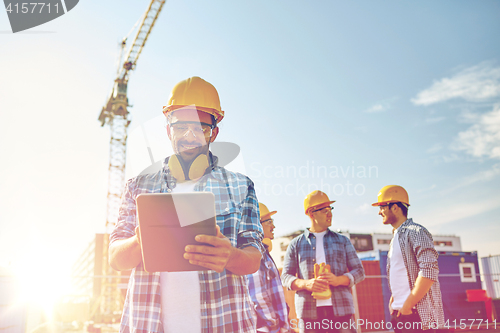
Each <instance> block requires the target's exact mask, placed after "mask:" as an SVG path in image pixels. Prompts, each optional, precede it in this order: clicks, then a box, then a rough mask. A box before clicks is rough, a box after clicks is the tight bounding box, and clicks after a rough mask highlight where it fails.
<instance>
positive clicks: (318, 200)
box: [304, 191, 335, 215]
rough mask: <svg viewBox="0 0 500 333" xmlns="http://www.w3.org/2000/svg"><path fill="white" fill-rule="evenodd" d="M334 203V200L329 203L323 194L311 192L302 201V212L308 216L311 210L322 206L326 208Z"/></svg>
mask: <svg viewBox="0 0 500 333" xmlns="http://www.w3.org/2000/svg"><path fill="white" fill-rule="evenodd" d="M334 202H335V200H334V201H330V199H329V198H328V196H327V195H326V194H325V193H323V192H321V191H312V192H311V193H309V194H308V195H307V196H306V198H305V199H304V211H305V213H306V215H308V214H309V211H310V210H311V209H312V208H322V206H323V207H326V206H329V205H330V204H332V203H334Z"/></svg>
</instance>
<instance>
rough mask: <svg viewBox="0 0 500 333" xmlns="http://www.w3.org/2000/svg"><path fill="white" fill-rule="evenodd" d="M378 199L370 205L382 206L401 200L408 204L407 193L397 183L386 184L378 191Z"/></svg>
mask: <svg viewBox="0 0 500 333" xmlns="http://www.w3.org/2000/svg"><path fill="white" fill-rule="evenodd" d="M377 199H378V201H377V202H375V203H374V204H372V206H383V205H387V204H389V203H392V202H402V203H404V204H405V205H407V206H409V205H410V204H409V202H410V200H408V193H407V192H406V190H405V189H404V188H402V187H401V186H399V185H387V186H384V187H382V189H381V190H380V192H378V198H377Z"/></svg>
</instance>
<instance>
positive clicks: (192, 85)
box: [163, 76, 224, 123]
mask: <svg viewBox="0 0 500 333" xmlns="http://www.w3.org/2000/svg"><path fill="white" fill-rule="evenodd" d="M186 106H194V107H196V109H197V110H199V111H203V112H206V113H208V114H211V115H212V116H214V117H215V121H216V123H219V122H220V121H221V120H222V118H224V111H222V110H221V107H220V100H219V94H218V93H217V90H216V89H215V87H214V86H213V85H212V84H211V83H209V82H207V81H205V80H203V79H202V78H200V77H198V76H193V77H190V78H189V79H186V80H184V81H181V82H179V83H177V84H176V85H175V87H174V89H172V93H171V94H170V99H169V100H168V105H167V106H164V107H163V113H164V114H165V116H166V115H167V114H168V113H169V112H171V111H174V110H177V109H180V108H183V107H186Z"/></svg>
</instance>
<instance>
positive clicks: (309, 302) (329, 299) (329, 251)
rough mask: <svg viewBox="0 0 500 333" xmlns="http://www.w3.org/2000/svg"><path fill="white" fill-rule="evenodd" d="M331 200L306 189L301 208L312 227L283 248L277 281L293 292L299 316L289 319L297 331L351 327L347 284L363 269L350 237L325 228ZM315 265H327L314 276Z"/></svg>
mask: <svg viewBox="0 0 500 333" xmlns="http://www.w3.org/2000/svg"><path fill="white" fill-rule="evenodd" d="M334 202H335V201H331V200H330V199H329V198H328V196H327V195H326V194H325V193H323V192H321V191H313V192H311V193H309V194H308V195H307V196H306V198H305V200H304V211H305V214H306V215H307V216H308V217H309V219H310V222H311V227H310V228H309V229H307V230H306V231H304V233H303V234H301V235H299V236H297V237H295V238H294V239H293V240H292V241H291V242H290V244H289V245H288V248H287V250H286V255H285V262H284V264H283V272H282V275H281V280H282V282H283V285H284V286H285V287H287V288H288V289H291V290H295V291H296V293H295V311H296V312H297V317H298V318H299V319H300V320H299V321H298V322H291V327H292V328H296V327H299V329H300V331H301V332H339V329H340V328H342V329H343V331H346V330H347V331H348V330H351V331H352V330H353V328H354V327H355V326H354V327H353V324H354V321H353V320H352V315H353V314H354V303H353V299H352V294H351V289H350V288H351V287H352V286H353V285H355V284H357V283H359V282H361V281H363V280H364V278H365V271H364V269H363V265H362V264H361V260H359V258H358V255H357V254H356V250H355V249H354V246H353V245H352V243H351V241H350V240H349V238H347V237H345V236H343V235H340V234H338V233H336V232H333V231H331V230H330V229H329V227H330V226H331V225H332V210H333V207H332V206H331V204H332V203H334ZM315 264H318V265H320V264H323V265H322V266H326V265H329V269H328V270H326V272H324V273H321V274H319V276H318V274H317V272H316V274H315ZM325 264H326V265H325ZM326 267H327V266H326ZM325 294H326V295H327V296H326V297H319V296H320V295H325Z"/></svg>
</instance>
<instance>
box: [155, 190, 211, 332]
mask: <svg viewBox="0 0 500 333" xmlns="http://www.w3.org/2000/svg"><path fill="white" fill-rule="evenodd" d="M195 184H196V181H186V182H182V183H177V185H176V187H175V188H174V189H173V190H172V192H173V193H186V192H194V186H195ZM160 286H161V310H162V311H161V320H162V323H163V331H164V332H165V333H177V332H190V333H191V332H193V333H197V332H201V308H200V279H199V277H198V272H197V271H191V272H161V273H160Z"/></svg>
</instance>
